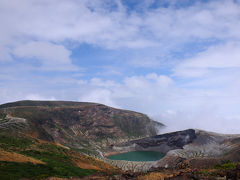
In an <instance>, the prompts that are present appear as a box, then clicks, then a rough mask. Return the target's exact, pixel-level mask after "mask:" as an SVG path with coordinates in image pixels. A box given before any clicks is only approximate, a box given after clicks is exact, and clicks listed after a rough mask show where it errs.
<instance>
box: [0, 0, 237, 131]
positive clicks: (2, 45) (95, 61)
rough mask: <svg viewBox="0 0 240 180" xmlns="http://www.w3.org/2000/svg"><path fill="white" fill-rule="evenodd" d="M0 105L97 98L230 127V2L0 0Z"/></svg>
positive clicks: (233, 84) (196, 124)
mask: <svg viewBox="0 0 240 180" xmlns="http://www.w3.org/2000/svg"><path fill="white" fill-rule="evenodd" d="M0 22H1V28H0V103H6V102H10V101H16V100H23V99H33V100H74V101H91V102H99V103H103V104H106V105H109V106H113V107H117V108H124V109H130V110H135V111H140V112H143V113H146V114H148V115H149V116H150V117H152V118H153V119H155V120H158V121H161V122H163V123H165V124H166V125H167V126H168V128H169V129H168V131H171V130H179V129H186V128H199V129H206V130H211V131H217V132H224V133H239V131H240V128H239V127H240V126H236V125H239V122H240V111H239V109H238V107H239V105H240V101H239V100H240V94H239V92H240V80H239V76H240V71H239V70H240V31H239V29H240V1H239V0H199V1H190V0H181V1H179V0H161V1H156V0H142V1H138V0H102V1H99V0H81V1H80V0H79V1H78V0H51V1H49V0H21V1H8V0H1V1H0Z"/></svg>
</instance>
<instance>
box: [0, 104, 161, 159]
mask: <svg viewBox="0 0 240 180" xmlns="http://www.w3.org/2000/svg"><path fill="white" fill-rule="evenodd" d="M0 117H2V118H1V119H2V121H1V122H2V123H1V122H0V128H1V127H3V126H4V124H3V123H5V124H6V123H8V124H10V122H12V121H13V120H14V119H15V120H16V121H14V122H15V123H14V124H12V125H14V126H13V128H8V129H6V130H8V131H13V132H14V130H15V132H18V131H19V132H20V133H21V132H22V130H21V128H18V127H20V126H22V124H23V123H19V122H18V121H17V119H22V120H23V119H24V123H25V126H26V127H28V129H27V132H26V131H25V132H24V133H28V134H31V135H35V136H37V137H38V138H40V139H44V140H48V141H54V142H58V143H61V144H63V145H66V146H69V147H73V148H78V149H82V150H83V151H84V152H87V151H89V153H93V152H94V153H97V154H98V153H99V152H102V151H103V150H104V149H105V148H108V147H111V146H112V145H113V144H114V143H122V142H126V141H129V140H133V139H137V138H142V137H148V136H153V135H156V134H157V128H159V127H162V126H163V125H162V124H161V123H158V122H155V121H153V120H151V119H150V118H148V117H147V116H146V115H144V114H141V113H137V112H133V111H127V110H120V109H115V108H111V107H108V106H105V105H101V104H96V103H83V102H66V101H19V102H15V103H8V104H4V105H1V106H0ZM9 117H11V118H9ZM8 127H9V126H8ZM14 127H15V128H14ZM2 129H3V128H2Z"/></svg>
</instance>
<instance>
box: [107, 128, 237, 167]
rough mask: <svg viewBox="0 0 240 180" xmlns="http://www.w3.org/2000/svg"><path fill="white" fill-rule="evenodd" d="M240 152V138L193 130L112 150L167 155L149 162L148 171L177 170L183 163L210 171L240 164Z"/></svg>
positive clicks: (122, 145)
mask: <svg viewBox="0 0 240 180" xmlns="http://www.w3.org/2000/svg"><path fill="white" fill-rule="evenodd" d="M239 149H240V135H223V134H217V133H211V132H206V131H200V130H194V129H189V130H185V131H178V132H173V133H167V134H162V135H157V136H153V137H148V138H143V139H139V140H134V141H130V142H127V143H121V144H118V145H115V146H113V147H112V148H111V150H112V152H118V153H119V152H129V151H157V152H161V153H165V154H166V155H165V156H164V157H163V158H162V159H160V160H158V161H155V162H151V163H149V164H148V169H154V168H159V167H164V168H176V167H181V166H183V165H184V164H185V165H184V166H186V164H187V166H191V167H203V168H208V167H213V166H214V165H216V164H219V163H221V162H226V161H235V162H237V161H240V156H239V155H238V154H239V152H240V151H239ZM125 163H126V164H127V162H125ZM125 167H127V166H125ZM138 170H139V169H138ZM135 171H136V170H135Z"/></svg>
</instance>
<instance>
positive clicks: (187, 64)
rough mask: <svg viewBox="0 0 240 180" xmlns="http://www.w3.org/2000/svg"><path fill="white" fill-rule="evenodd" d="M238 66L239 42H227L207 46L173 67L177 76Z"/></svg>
mask: <svg viewBox="0 0 240 180" xmlns="http://www.w3.org/2000/svg"><path fill="white" fill-rule="evenodd" d="M222 68H240V44H239V43H236V42H235V43H233V42H231V43H227V44H224V45H216V46H212V47H210V48H208V49H207V50H206V51H204V52H201V53H199V54H197V55H196V56H194V57H193V58H190V59H187V60H185V61H184V62H182V63H180V64H179V65H178V66H177V67H176V68H175V75H178V76H190V77H191V76H196V77H197V76H202V75H205V74H207V73H209V71H211V70H216V69H222Z"/></svg>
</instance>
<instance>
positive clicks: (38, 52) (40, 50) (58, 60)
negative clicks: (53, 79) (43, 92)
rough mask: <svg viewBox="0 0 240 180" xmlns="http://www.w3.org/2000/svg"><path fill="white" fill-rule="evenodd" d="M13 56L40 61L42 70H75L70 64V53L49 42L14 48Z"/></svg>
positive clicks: (60, 46)
mask: <svg viewBox="0 0 240 180" xmlns="http://www.w3.org/2000/svg"><path fill="white" fill-rule="evenodd" d="M13 54H14V55H15V56H17V57H20V58H28V59H37V60H40V62H41V63H42V65H43V66H44V68H48V69H59V68H61V69H63V70H72V69H74V68H75V69H76V67H74V66H73V65H72V64H71V60H70V55H71V52H70V51H69V50H67V49H66V48H65V47H64V46H62V45H56V44H52V43H49V42H36V41H34V42H28V43H26V44H22V45H19V46H18V47H16V48H15V49H14V51H13Z"/></svg>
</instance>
